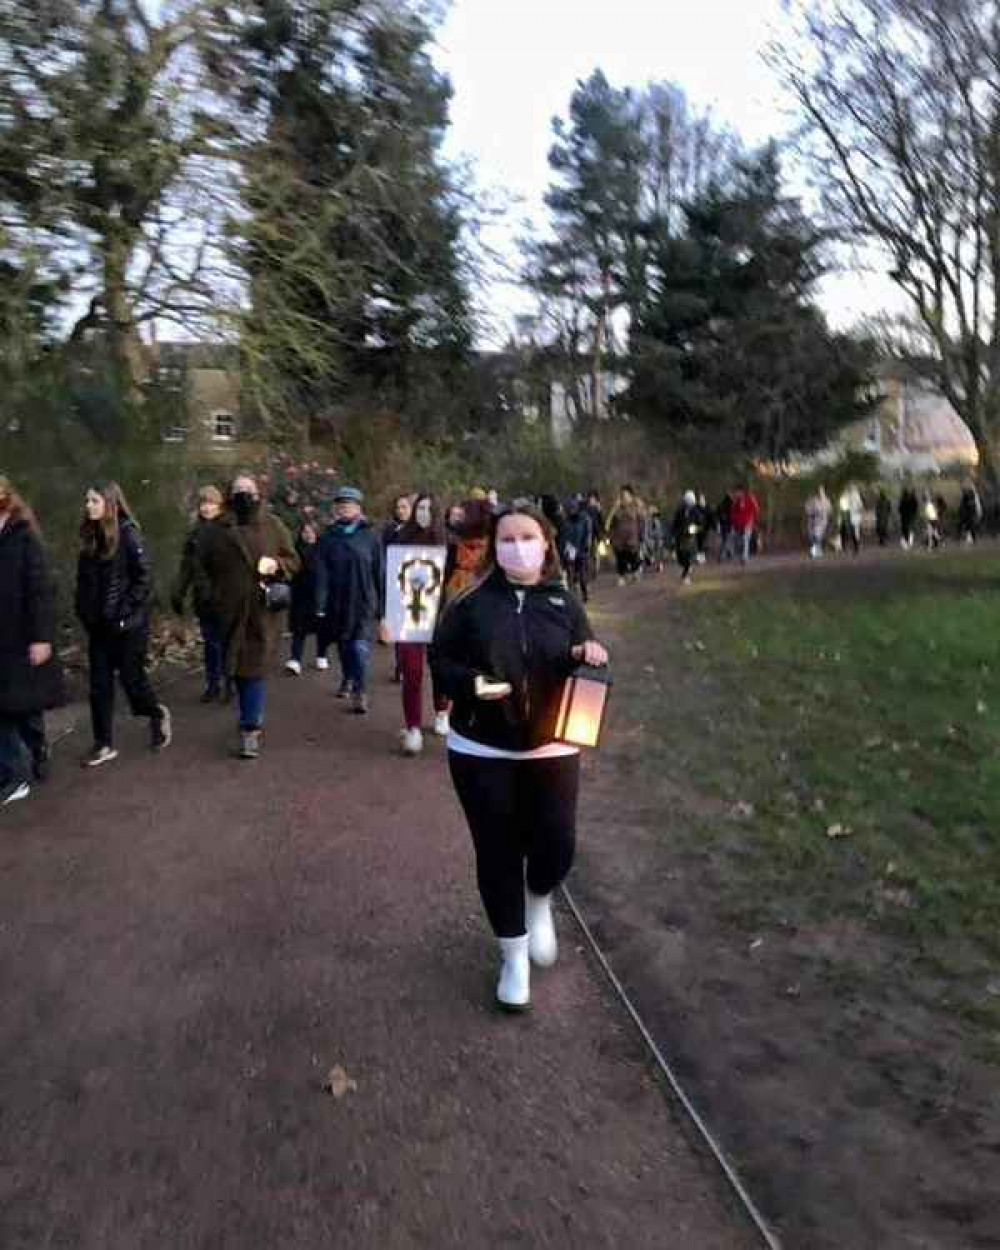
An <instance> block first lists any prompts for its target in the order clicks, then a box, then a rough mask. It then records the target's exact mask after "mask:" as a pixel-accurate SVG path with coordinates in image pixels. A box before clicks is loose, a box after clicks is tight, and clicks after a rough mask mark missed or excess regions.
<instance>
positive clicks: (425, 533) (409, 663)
mask: <svg viewBox="0 0 1000 1250" xmlns="http://www.w3.org/2000/svg"><path fill="white" fill-rule="evenodd" d="M390 546H400V547H443V546H444V526H443V525H442V523H441V521H440V520H439V519H438V512H437V505H436V503H435V502H434V498H433V496H431V495H419V496H418V497H417V500H416V503H415V504H414V506H413V517H412V519H411V520H410V521H409V522H408V523H407V524H406V525H404V526H403V528H402V530H400V532H399V534H397V536H396V538H395V539H394V540H393V542H392V543H390ZM387 551H388V549H387ZM397 653H398V655H399V664H400V670H401V673H402V678H403V692H402V693H403V721H404V725H403V730H402V733H401V738H402V746H403V753H404V755H419V754H420V752H421V751H422V750H423V749H424V735H423V729H422V726H423V719H424V717H423V713H424V671H425V668H426V661H427V644H426V643H423V642H400V643H397ZM434 713H435V715H434V732H435V733H436V734H437V735H438V737H441V738H444V737H447V735H448V729H449V724H448V700H447V699H446V698H444V697H442V696H441V695H439V694H438V693H437V691H436V690H435V691H434Z"/></svg>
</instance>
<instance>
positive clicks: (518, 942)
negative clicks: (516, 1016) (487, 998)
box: [497, 933, 531, 1011]
mask: <svg viewBox="0 0 1000 1250" xmlns="http://www.w3.org/2000/svg"><path fill="white" fill-rule="evenodd" d="M500 959H501V961H502V962H501V964H500V980H499V981H498V982H497V1002H498V1003H499V1004H500V1006H501V1007H506V1009H507V1010H508V1011H524V1009H525V1008H526V1007H529V1006H530V1005H531V961H530V960H529V958H528V935H527V933H525V934H524V935H523V936H521V937H515V938H501V939H500Z"/></svg>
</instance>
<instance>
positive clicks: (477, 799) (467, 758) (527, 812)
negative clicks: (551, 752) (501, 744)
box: [448, 751, 580, 937]
mask: <svg viewBox="0 0 1000 1250" xmlns="http://www.w3.org/2000/svg"><path fill="white" fill-rule="evenodd" d="M448 763H449V766H450V768H451V778H452V781H453V782H454V783H455V790H456V792H457V794H458V798H459V801H460V802H461V804H462V807H463V809H464V810H465V818H466V820H468V822H469V831H470V832H471V834H472V841H473V844H474V845H475V848H476V876H477V879H478V882H479V893H480V895H481V897H482V900H483V906H484V907H485V908H486V915H487V918H488V919H489V922H490V925H491V926H492V928H493V932H494V933H495V934H496V935H497V937H520V936H521V935H522V934H523V933H524V932H525V923H524V884H525V871H524V861H525V859H527V861H528V872H527V883H528V888H529V889H530V890H531V892H532V893H533V894H551V892H552V891H553V890H554V889H555V888H556V886H557V885H559V884H560V883H561V882H562V881H563V880H564V879H565V877H566V874H567V873H568V872H569V870H570V868H571V867H572V865H573V852H574V850H575V849H576V799H577V792H578V790H579V786H580V757H579V755H561V756H556V757H555V758H553V759H543V760H503V759H499V760H497V759H492V760H491V759H480V758H479V757H478V756H474V755H460V754H459V753H458V752H457V751H449V752H448Z"/></svg>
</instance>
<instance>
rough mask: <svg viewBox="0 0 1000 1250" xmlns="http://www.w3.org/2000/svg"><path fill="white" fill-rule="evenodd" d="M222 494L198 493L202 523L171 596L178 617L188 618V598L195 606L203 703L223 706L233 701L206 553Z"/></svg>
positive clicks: (194, 530) (213, 489)
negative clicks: (202, 665) (201, 657)
mask: <svg viewBox="0 0 1000 1250" xmlns="http://www.w3.org/2000/svg"><path fill="white" fill-rule="evenodd" d="M221 513H222V491H220V490H219V488H218V487H217V486H203V487H202V488H201V490H199V491H198V519H197V521H195V523H194V525H193V526H192V527H191V529H190V530H189V532H188V535H187V537H186V538H185V540H184V550H183V552H182V553H181V567H180V572H179V573H178V576H177V583H176V585H175V586H174V591H173V594H172V595H171V599H170V605H171V607H172V608H173V610H174V612H175V613H176V614H177V616H183V615H184V608H185V605H186V602H187V598H188V595H190V596H191V599H192V602H193V603H194V610H195V615H196V616H197V617H198V625H199V628H200V629H201V640H202V644H203V646H204V657H205V658H204V663H205V690H204V692H203V694H202V696H201V701H202V703H213V702H215V700H217V699H219V700H222V701H223V702H225V701H227V700H228V698H229V697H230V692H229V691H228V690H227V688H226V684H225V677H226V648H225V643H224V642H223V638H222V625H221V624H220V622H219V617H218V613H216V612H215V611H214V609H213V607H212V588H211V586H210V585H209V583H208V577H207V575H206V573H205V566H204V562H203V560H202V552H203V550H204V547H205V543H206V541H207V540H208V538H209V536H210V535H211V534H212V533H213V531H214V530H215V528H216V527H217V526H218V525H219V524H220V520H219V518H220V515H221Z"/></svg>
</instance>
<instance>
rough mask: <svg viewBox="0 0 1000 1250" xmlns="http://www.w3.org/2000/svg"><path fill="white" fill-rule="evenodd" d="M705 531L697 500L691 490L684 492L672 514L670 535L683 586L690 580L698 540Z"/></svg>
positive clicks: (703, 515) (703, 519) (697, 548)
mask: <svg viewBox="0 0 1000 1250" xmlns="http://www.w3.org/2000/svg"><path fill="white" fill-rule="evenodd" d="M704 529H705V513H704V510H703V509H702V508H700V507H699V506H698V499H697V496H696V495H695V493H694V491H693V490H688V491H685V492H684V498H683V499H682V500H681V502H680V506H679V507H678V509H677V511H676V512H675V513H674V521H673V526H672V534H673V540H674V553H675V555H676V556H677V563H678V564H679V565H680V568H681V581H682V582H683V583H685V584H687V583H688V582H690V580H691V566H692V565H693V564H694V562H695V559H696V558H697V555H698V551H699V549H700V548H699V539H700V537H701V535H702V534H703V533H704Z"/></svg>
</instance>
